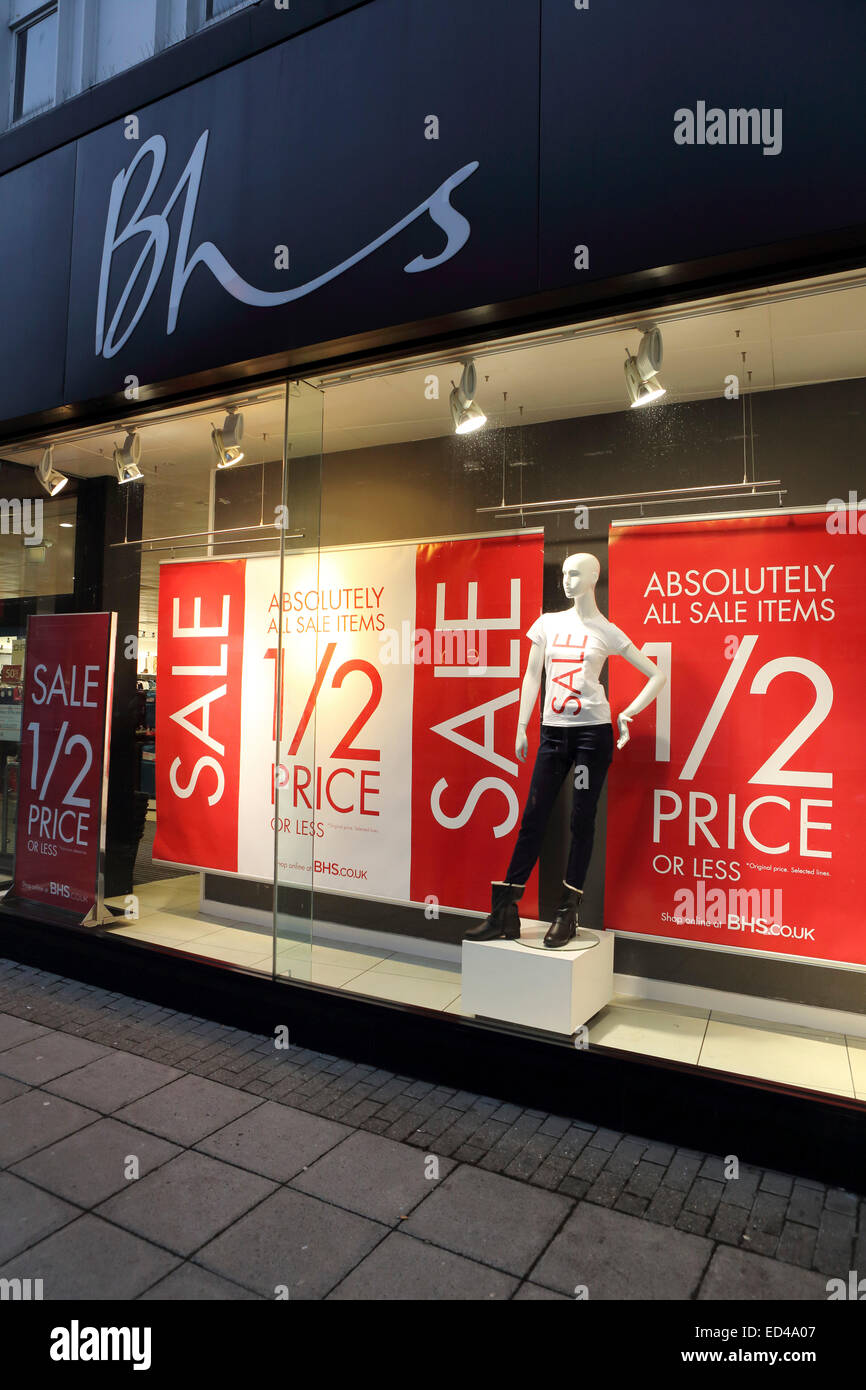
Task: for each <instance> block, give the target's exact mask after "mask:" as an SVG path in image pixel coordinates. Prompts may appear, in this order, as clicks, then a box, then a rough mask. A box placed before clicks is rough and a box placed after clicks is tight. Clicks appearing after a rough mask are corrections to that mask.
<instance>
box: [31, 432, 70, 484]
mask: <svg viewBox="0 0 866 1390" xmlns="http://www.w3.org/2000/svg"><path fill="white" fill-rule="evenodd" d="M36 476H37V478H38V479H39V481H40V483H41V484H42V486H43V487H44V489H45V491H46V492H47V493H48V496H49V497H56V496H57V494H58V492H62V490H63V489H64V488H65V487H66V484H67V483H68V482H69V479H68V478H67V476H66V474H65V473H58V471H57V469H56V468H55V467H54V445H53V444H49V446H48V448H47V449H45V450H44V452H43V454H42V458H41V459H40V460H39V464H38V467H37V469H36Z"/></svg>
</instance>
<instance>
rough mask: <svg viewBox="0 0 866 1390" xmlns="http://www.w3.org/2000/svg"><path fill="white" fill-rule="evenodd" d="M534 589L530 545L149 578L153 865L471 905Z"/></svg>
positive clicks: (371, 553)
mask: <svg viewBox="0 0 866 1390" xmlns="http://www.w3.org/2000/svg"><path fill="white" fill-rule="evenodd" d="M541 587H542V537H541V534H540V532H530V533H524V534H521V535H519V536H514V535H502V536H492V537H490V536H488V537H477V538H476V537H473V538H469V539H461V540H454V541H430V542H424V543H420V544H419V543H416V542H412V543H409V544H399V545H382V546H369V547H364V548H358V549H337V550H332V551H321V552H318V553H317V552H309V553H298V554H289V555H287V556H286V557H285V560H284V570H283V583H282V590H281V589H280V564H279V558H278V557H272V556H268V557H255V558H251V559H239V560H198V561H187V562H179V563H168V564H164V565H163V566H162V568H161V577H160V601H159V657H160V665H159V683H158V696H157V718H156V791H157V832H156V841H155V845H154V858H155V859H158V860H164V861H167V862H170V863H174V864H183V865H187V866H189V867H193V868H204V869H213V870H216V871H221V872H225V873H230V874H237V875H239V876H242V877H245V878H251V879H258V880H264V881H269V880H270V879H272V878H273V873H274V854H275V836H276V850H277V867H278V874H279V879H280V882H282V883H291V884H297V885H299V886H302V887H313V888H316V889H318V890H323V891H338V892H339V891H346V892H352V893H360V894H363V895H366V896H371V897H375V898H382V899H388V900H391V901H398V902H416V903H424V902H425V901H427V900H428V899H430V898H435V899H436V901H437V902H439V903H441V904H443V906H452V907H460V908H464V909H476V908H477V909H479V910H480V909H484V908H485V907H486V905H487V902H488V900H489V892H490V888H489V885H490V879H491V878H496V877H497V876H498V874H499V873H500V872H501V868H502V864H504V863H505V862H507V858H508V853H509V850H510V843H511V842H512V840H513V838H514V835H516V831H517V824H518V821H519V814H520V809H521V807H522V805H523V801H524V799H525V796H526V793H527V791H528V784H529V777H530V774H531V766H532V760H531V759H530V760H528V762H527V763H523V764H518V763H517V761H516V760H515V757H514V729H515V725H516V719H517V706H518V703H519V697H520V681H521V663H522V655H523V649H524V647H525V645H526V643H525V640H524V634H525V632H526V630H527V628H528V627H529V626H530V624H531V623H532V621H533V620H534V618H535V617H536V616H537V614H538V612H539V610H540V606H541ZM277 748H278V749H279V753H278V755H277V754H276V749H277ZM528 892H529V897H530V899H532V900H534V892H535V885H534V883H531V884H530V887H529V890H528Z"/></svg>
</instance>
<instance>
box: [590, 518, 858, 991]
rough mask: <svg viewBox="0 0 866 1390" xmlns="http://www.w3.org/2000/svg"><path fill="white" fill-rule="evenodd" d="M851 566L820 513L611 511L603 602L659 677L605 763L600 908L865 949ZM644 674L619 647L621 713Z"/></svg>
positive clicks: (844, 955)
mask: <svg viewBox="0 0 866 1390" xmlns="http://www.w3.org/2000/svg"><path fill="white" fill-rule="evenodd" d="M864 584H866V538H864V537H862V536H859V535H857V534H856V533H854V534H851V535H848V534H839V533H834V532H830V531H828V528H827V514H826V512H816V513H811V512H810V513H779V514H778V515H776V516H765V517H758V516H753V517H743V518H735V519H719V520H706V521H692V522H682V523H676V524H670V525H665V524H663V525H653V526H624V527H621V528H620V527H616V528H614V529H613V530H612V533H611V542H610V601H611V611H612V612H613V613H614V614H615V615H616V618H617V621H618V622H619V623H621V624H622V626H623V627H624V628H626V630H627V631H628V632H629V634H630V636H631V637H632V640H633V641H634V643H635V645H636V646H638V647H640V648H642V650H643V651H644V653H645V654H646V655H647V656H648V657H650V658H651V659H652V660H653V661H655V662H656V663H657V665H658V666H659V668H660V669H661V670H662V671H664V673H665V674H666V676H667V678H668V680H667V684H666V686H665V688H664V689H663V690H662V692H661V694H660V696H659V698H658V700H657V701H656V704H655V705H654V706H653V707H652V708H651V709H649V710H647V711H646V712H645V713H643V714H641V715H639V716H637V717H636V719H635V720H634V723H633V724H632V726H631V742H630V743H629V744H628V745H627V746H626V748H625V749H624V751H623V752H622V753H621V754H619V755H617V757H616V758H615V760H614V764H613V767H612V768H611V772H610V779H609V797H608V824H607V887H606V919H607V925H608V926H610V927H614V928H616V929H617V930H622V931H626V932H637V933H642V934H647V935H651V936H658V937H670V938H673V939H675V940H681V941H696V942H712V943H714V944H717V945H724V946H729V947H730V946H735V947H741V948H747V949H750V950H757V951H769V952H773V953H776V954H782V955H788V956H798V957H810V958H813V959H817V960H824V961H840V962H846V963H851V964H857V965H863V964H866V937H864V934H863V930H862V901H863V893H864V887H866V861H864V856H863V853H862V849H861V841H862V833H861V830H860V827H861V826H862V824H863V819H864V814H866V785H864V760H866V755H864V741H863V736H862V727H861V705H862V701H861V699H860V675H859V664H860V658H861V653H862V650H863V643H864V639H866V612H864V605H863V591H864ZM639 686H640V677H638V676H637V675H636V674H635V673H634V672H633V671H632V670H631V669H630V668H628V667H627V666H626V665H625V663H617V664H615V665H614V667H613V669H612V671H611V704H612V706H613V710H614V714H616V712H617V711H618V710H621V709H622V708H623V707H624V705H625V704H627V703H628V701H629V700H630V699H632V697H633V696H634V695H635V693H636V692H637V690H638V689H639Z"/></svg>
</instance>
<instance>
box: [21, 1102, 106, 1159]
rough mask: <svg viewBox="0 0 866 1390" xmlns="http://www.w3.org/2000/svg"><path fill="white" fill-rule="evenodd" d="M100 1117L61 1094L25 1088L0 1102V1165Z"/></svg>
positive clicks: (41, 1147)
mask: <svg viewBox="0 0 866 1390" xmlns="http://www.w3.org/2000/svg"><path fill="white" fill-rule="evenodd" d="M98 1119H99V1116H98V1115H97V1114H96V1111H95V1110H86V1109H85V1108H84V1106H83V1105H73V1104H72V1102H71V1101H68V1100H63V1099H62V1097H60V1096H47V1095H45V1094H44V1093H43V1092H42V1091H25V1093H24V1094H23V1095H20V1096H14V1097H13V1099H12V1100H7V1101H6V1102H5V1103H4V1104H3V1105H0V1168H8V1167H9V1166H10V1165H11V1164H13V1163H17V1162H18V1161H19V1160H20V1159H22V1158H26V1157H27V1155H28V1154H31V1153H35V1152H36V1150H37V1149H44V1148H45V1146H46V1144H53V1143H54V1142H55V1141H56V1140H58V1139H62V1138H63V1137H64V1136H65V1135H67V1134H72V1133H73V1132H74V1131H75V1130H77V1129H82V1128H83V1127H84V1125H89V1124H90V1123H91V1122H92V1121H93V1120H98Z"/></svg>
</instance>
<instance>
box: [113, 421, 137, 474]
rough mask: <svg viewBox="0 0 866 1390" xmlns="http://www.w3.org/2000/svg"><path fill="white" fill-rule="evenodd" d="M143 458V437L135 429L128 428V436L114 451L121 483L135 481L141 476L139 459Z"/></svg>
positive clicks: (115, 464) (115, 463)
mask: <svg viewBox="0 0 866 1390" xmlns="http://www.w3.org/2000/svg"><path fill="white" fill-rule="evenodd" d="M140 458H141V438H140V436H139V435H137V434H136V433H135V430H127V431H126V438H125V439H124V441H123V443H122V444H121V446H120V448H119V449H115V451H114V466H115V468H116V469H117V481H118V482H119V483H134V482H136V480H137V479H138V478H140V477H141V469H140V468H139V466H138V460H139V459H140Z"/></svg>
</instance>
